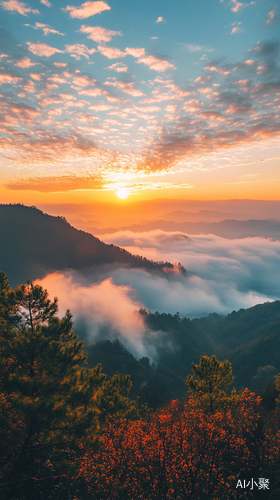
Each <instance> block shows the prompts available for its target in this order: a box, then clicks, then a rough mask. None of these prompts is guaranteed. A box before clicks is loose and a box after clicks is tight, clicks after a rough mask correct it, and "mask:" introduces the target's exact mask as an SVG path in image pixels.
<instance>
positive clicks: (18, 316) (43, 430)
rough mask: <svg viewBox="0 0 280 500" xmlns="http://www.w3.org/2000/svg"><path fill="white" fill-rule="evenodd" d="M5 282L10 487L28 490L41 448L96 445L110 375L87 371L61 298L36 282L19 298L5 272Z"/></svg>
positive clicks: (5, 457) (2, 324)
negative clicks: (101, 398)
mask: <svg viewBox="0 0 280 500" xmlns="http://www.w3.org/2000/svg"><path fill="white" fill-rule="evenodd" d="M0 278H1V280H0V284H1V288H0V292H1V294H2V295H1V309H0V314H1V316H0V330H1V346H2V347H1V350H2V352H1V354H2V360H3V361H2V365H1V366H2V367H1V370H2V371H3V372H4V374H5V377H4V378H3V382H2V384H3V386H2V396H1V398H2V400H1V403H2V412H1V416H0V418H1V424H2V429H3V431H4V433H5V439H4V443H3V447H2V463H3V464H4V475H5V478H6V480H7V478H8V483H10V484H13V483H15V481H16V483H17V484H18V485H20V481H21V480H22V481H25V480H26V478H28V477H30V475H32V476H34V475H35V476H36V471H35V469H34V467H35V466H34V463H35V458H36V450H42V449H43V448H44V447H46V448H54V447H57V446H61V445H65V444H66V443H74V442H75V441H76V440H77V439H81V437H84V436H86V435H87V436H90V439H91V441H94V439H96V436H97V435H98V431H99V422H98V413H99V410H98V407H97V404H96V399H97V393H98V391H99V390H100V387H101V385H102V383H103V381H104V378H105V375H103V374H102V373H101V366H100V365H98V366H97V367H95V368H93V369H86V368H81V365H82V364H83V363H84V362H85V359H86V356H85V354H84V351H83V342H80V341H78V340H77V335H76V334H75V333H73V331H72V326H73V322H72V318H71V314H70V312H69V311H66V314H65V316H64V317H63V318H62V319H59V318H58V317H57V316H56V313H57V310H58V304H57V302H58V301H57V299H54V301H50V300H49V298H48V293H47V291H46V290H43V289H42V288H41V287H40V286H38V285H36V286H35V285H33V283H32V282H28V283H27V284H26V285H21V286H19V287H17V289H16V290H15V291H14V292H13V291H12V290H11V289H10V287H9V286H8V282H7V279H6V278H5V277H4V275H3V274H2V275H1V276H0ZM34 457H35V458H34ZM27 463H28V471H27V465H26V464H27ZM32 463H33V466H32ZM14 487H15V486H14ZM14 487H13V488H12V489H13V491H14ZM13 494H14V493H13ZM30 498H31V497H30Z"/></svg>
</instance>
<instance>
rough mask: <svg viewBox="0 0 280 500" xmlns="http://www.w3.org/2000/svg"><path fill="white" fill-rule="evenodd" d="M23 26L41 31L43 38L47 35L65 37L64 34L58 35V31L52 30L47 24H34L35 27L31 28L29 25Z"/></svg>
mask: <svg viewBox="0 0 280 500" xmlns="http://www.w3.org/2000/svg"><path fill="white" fill-rule="evenodd" d="M25 26H30V27H31V28H34V29H35V30H38V29H42V30H43V33H44V35H45V36H47V35H48V34H49V33H54V34H57V35H62V36H65V35H64V33H60V31H57V30H54V29H53V28H51V27H50V26H49V25H48V24H42V23H35V26H31V24H25Z"/></svg>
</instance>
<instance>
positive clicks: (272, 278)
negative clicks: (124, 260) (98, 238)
mask: <svg viewBox="0 0 280 500" xmlns="http://www.w3.org/2000/svg"><path fill="white" fill-rule="evenodd" d="M102 239H103V240H104V241H105V242H107V243H113V244H117V245H121V246H122V247H125V248H126V249H128V250H130V251H132V252H134V253H138V254H140V255H143V256H146V257H147V258H150V259H154V260H160V261H166V260H168V261H171V262H178V261H180V262H181V263H182V264H183V265H185V267H186V268H187V270H188V274H187V275H186V276H182V275H179V274H178V275H173V277H171V276H169V275H166V276H164V275H153V274H150V273H148V272H147V271H145V270H141V269H128V268H121V267H120V266H119V265H118V266H110V267H107V268H106V267H105V266H104V267H99V268H98V269H97V270H95V271H94V270H90V269H88V270H87V272H86V273H85V274H83V275H82V274H79V273H78V272H66V273H63V274H62V273H55V274H51V275H48V276H46V278H44V279H43V280H40V281H39V280H38V281H36V283H38V284H39V285H41V286H43V287H44V288H46V289H47V290H48V292H49V294H50V298H51V299H52V298H53V297H54V296H58V297H59V314H60V316H63V314H64V313H65V310H66V309H68V308H70V310H71V312H72V313H73V315H74V321H76V324H77V325H78V324H79V322H80V323H81V324H82V325H83V328H84V330H85V331H86V334H87V340H88V341H89V342H94V341H96V340H101V339H106V338H107V339H108V338H111V339H113V338H116V337H117V338H119V339H120V340H121V341H122V342H123V343H124V344H125V345H126V346H127V347H128V348H129V349H130V350H131V351H132V352H133V353H134V354H135V355H137V356H138V357H141V356H144V355H148V356H151V357H156V345H157V335H156V334H155V333H153V332H151V331H148V330H147V328H146V326H145V324H144V323H143V320H142V317H141V315H139V309H140V308H146V309H148V310H150V311H151V312H155V311H159V312H165V313H171V314H175V313H176V312H177V311H179V313H180V314H181V316H187V317H190V318H194V317H199V316H204V315H207V314H209V313H213V312H216V313H220V314H228V313H230V312H232V311H233V310H239V309H240V308H247V307H251V306H254V305H256V304H260V303H264V302H267V301H271V300H275V299H279V298H280V284H279V283H280V279H279V278H280V241H272V240H268V239H264V238H247V239H243V240H226V239H223V238H219V237H217V236H214V235H208V236H206V235H204V236H202V235H199V236H193V235H192V236H191V238H189V237H188V236H187V235H186V234H184V233H181V232H173V233H165V232H164V231H159V230H157V231H150V232H146V233H132V232H130V231H125V232H119V233H115V234H110V235H107V236H106V235H103V237H102ZM74 330H75V328H74ZM147 339H148V340H149V344H148V342H147ZM148 345H149V346H150V347H147V346H148Z"/></svg>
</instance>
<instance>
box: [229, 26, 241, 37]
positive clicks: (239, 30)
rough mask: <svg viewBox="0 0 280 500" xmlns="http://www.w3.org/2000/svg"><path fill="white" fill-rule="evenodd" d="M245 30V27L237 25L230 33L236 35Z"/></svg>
mask: <svg viewBox="0 0 280 500" xmlns="http://www.w3.org/2000/svg"><path fill="white" fill-rule="evenodd" d="M243 31H244V29H243V28H240V26H235V27H234V28H232V30H231V32H230V34H231V35H235V34H236V33H242V32H243Z"/></svg>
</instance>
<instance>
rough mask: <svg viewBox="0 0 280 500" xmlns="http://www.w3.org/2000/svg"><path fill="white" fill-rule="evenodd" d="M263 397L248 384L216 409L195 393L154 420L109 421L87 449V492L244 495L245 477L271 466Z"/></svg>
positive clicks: (179, 496) (151, 496) (136, 495)
mask: <svg viewBox="0 0 280 500" xmlns="http://www.w3.org/2000/svg"><path fill="white" fill-rule="evenodd" d="M259 403H260V399H259V398H256V397H255V395H254V394H253V393H251V392H249V391H248V390H245V391H244V392H243V394H242V395H241V397H240V401H239V403H238V405H236V406H235V407H234V408H233V407H230V406H229V407H228V408H226V407H225V408H224V409H223V411H216V412H214V413H213V414H209V413H207V412H206V411H204V410H198V409H197V407H196V406H195V405H194V404H193V401H192V400H190V402H188V403H180V402H178V401H172V402H171V403H170V404H169V406H168V407H166V408H165V410H164V411H161V412H159V413H157V414H154V415H153V416H152V417H151V418H150V419H149V421H143V420H138V421H136V422H127V421H126V422H124V421H123V422H122V423H120V422H116V421H114V420H111V421H110V422H109V421H108V424H107V428H106V431H105V433H104V435H103V436H102V438H101V441H100V449H99V451H97V452H93V451H92V450H91V449H90V448H88V449H85V450H84V456H83V459H82V463H81V470H80V477H81V478H82V477H83V478H84V479H85V481H86V484H87V491H88V494H89V495H92V497H93V498H102V499H108V500H109V499H110V500H111V499H122V500H123V499H127V500H130V499H131V500H134V499H135V498H137V499H143V500H147V499H154V500H160V499H176V500H181V499H182V500H183V499H188V500H189V499H202V498H203V499H204V498H211V499H221V498H227V499H230V498H232V499H234V498H239V496H238V491H237V489H236V485H237V481H238V480H239V479H240V478H241V479H242V480H245V479H248V480H249V479H250V478H252V477H255V478H258V477H267V476H266V475H265V474H268V472H269V471H268V469H269V467H270V466H269V463H268V461H269V456H268V455H269V454H267V456H266V453H267V452H268V449H270V452H272V448H273V446H272V443H270V444H269V443H266V441H265V436H264V434H263V432H262V429H261V425H260V416H259V414H258V411H257V409H258V405H259ZM274 451H275V450H274ZM276 451H277V450H276ZM277 453H278V457H279V449H278V452H277ZM261 474H264V475H262V476H261ZM252 493H253V492H251V493H250V490H248V495H247V496H248V498H249V497H250V495H251V497H252ZM255 493H256V491H255Z"/></svg>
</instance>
